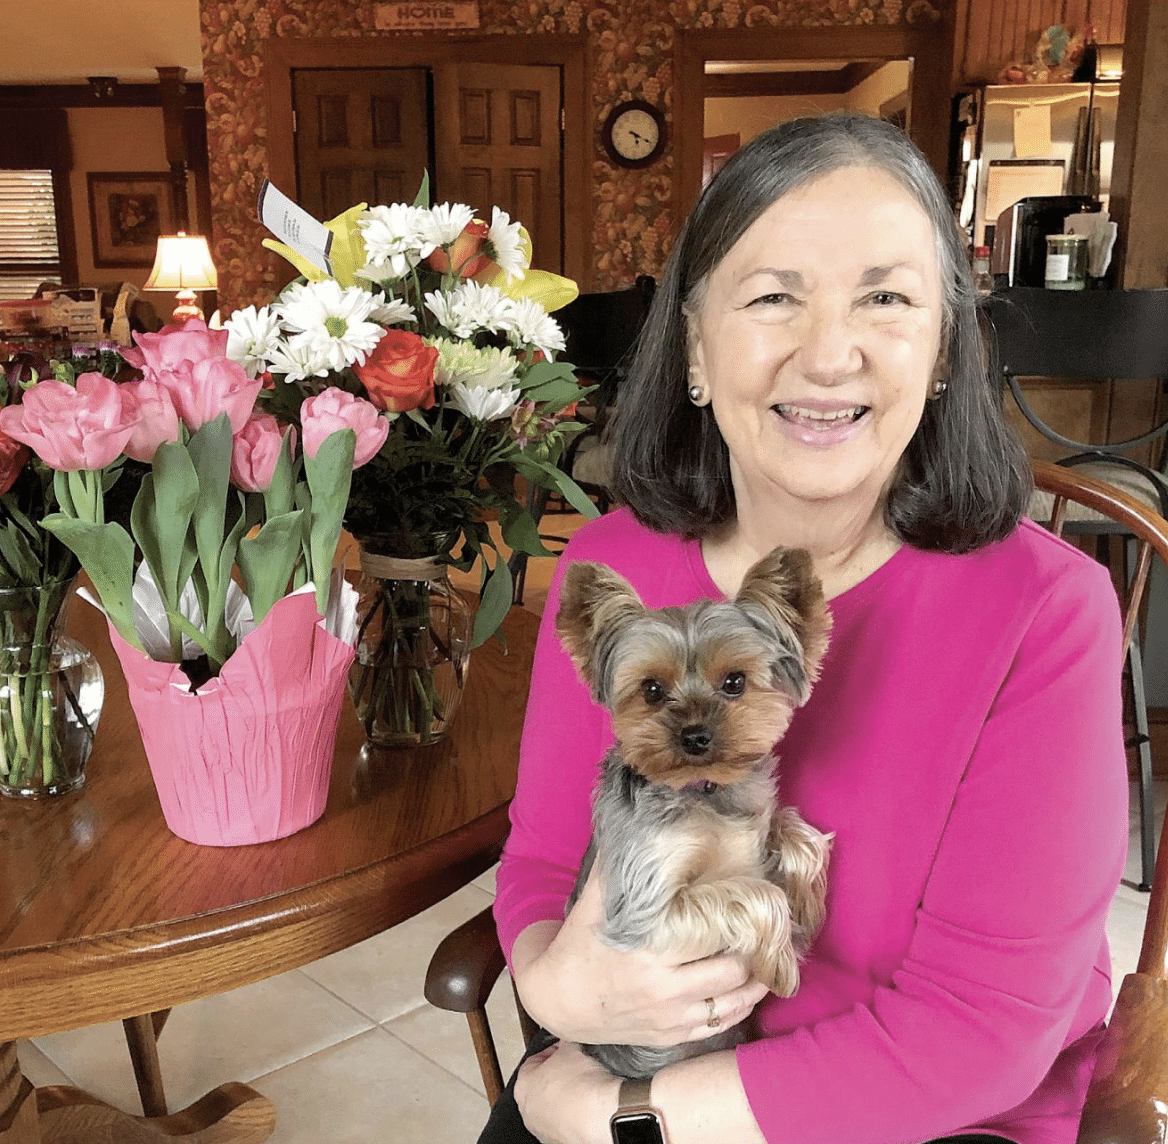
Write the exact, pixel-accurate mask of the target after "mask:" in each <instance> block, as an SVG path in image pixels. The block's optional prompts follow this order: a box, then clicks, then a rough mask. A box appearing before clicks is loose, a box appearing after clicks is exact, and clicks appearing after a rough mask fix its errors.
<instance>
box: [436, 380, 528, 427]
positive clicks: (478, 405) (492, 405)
mask: <svg viewBox="0 0 1168 1144" xmlns="http://www.w3.org/2000/svg"><path fill="white" fill-rule="evenodd" d="M450 404H451V405H453V406H454V407H455V409H458V410H460V411H461V412H463V413H465V414H466V415H467V417H470V418H472V419H474V420H475V421H498V420H499V419H500V418H501V417H510V416H511V411H512V410H513V409H514V408H515V406H516V405H518V404H519V390H518V389H479V388H471V387H470V386H466V385H462V384H461V383H458V384H456V385H452V386H451V387H450Z"/></svg>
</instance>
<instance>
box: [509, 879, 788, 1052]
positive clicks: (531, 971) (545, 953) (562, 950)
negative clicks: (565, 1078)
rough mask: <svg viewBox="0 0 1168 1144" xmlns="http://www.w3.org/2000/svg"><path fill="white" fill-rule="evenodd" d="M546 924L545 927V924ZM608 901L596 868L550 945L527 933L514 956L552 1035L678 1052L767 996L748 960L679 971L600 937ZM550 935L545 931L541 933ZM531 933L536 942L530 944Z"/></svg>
mask: <svg viewBox="0 0 1168 1144" xmlns="http://www.w3.org/2000/svg"><path fill="white" fill-rule="evenodd" d="M545 924H546V923H545ZM602 927H603V900H602V895H601V888H600V883H599V880H598V875H597V872H596V868H595V867H593V870H592V873H591V875H590V876H589V878H588V880H587V882H586V883H585V884H584V888H583V889H582V891H581V893H580V897H579V898H578V899H577V901H576V904H575V906H574V907H573V908H572V911H571V913H570V914H569V915H568V917H567V918H566V919H565V921H564V923H563V925H561V926H559V927H558V930H557V931H556V932H555V935H554V937H551V939H550V941H548V940H546V938H543V939H541V936H540V934H537V933H533V932H532V931H535V930H536V927H535V926H533V927H531V930H529V931H524V933H523V934H521V935H520V939H519V941H518V942H516V945H515V949H514V951H513V954H512V963H513V965H514V968H515V978H516V982H517V984H518V986H519V993H520V996H521V997H522V999H523V1004H524V1006H525V1007H526V1009H527V1011H528V1012H529V1013H530V1014H531V1016H532V1017H533V1018H534V1019H535V1020H536V1021H538V1022H539V1023H540V1024H541V1025H542V1026H543V1027H544V1028H545V1029H547V1030H548V1031H549V1032H552V1033H554V1034H555V1035H556V1036H558V1037H560V1038H562V1039H563V1040H566V1041H576V1042H579V1043H582V1044H614V1045H617V1044H623V1045H654V1046H657V1045H677V1044H681V1043H683V1042H685V1041H697V1040H703V1039H704V1038H706V1037H708V1036H710V1035H711V1033H712V1031H713V1028H714V1027H713V1026H711V1025H710V1024H709V1019H710V1015H711V1014H710V1007H709V1005H708V1004H707V1001H706V999H707V998H711V999H712V1001H713V1005H714V1013H715V1014H716V1016H717V1019H718V1024H717V1026H716V1027H717V1028H719V1029H725V1028H729V1027H731V1026H733V1025H736V1024H738V1023H739V1022H740V1021H743V1020H745V1018H746V1017H748V1016H749V1015H750V1013H751V1011H752V1010H753V1009H754V1007H755V1005H756V1004H758V1002H759V1001H760V1000H761V999H762V998H763V997H765V996H766V993H767V989H766V986H764V985H761V984H759V983H758V982H757V981H754V980H753V979H752V978H751V977H750V971H749V969H748V968H747V966H746V963H745V961H744V960H743V959H742V958H740V957H737V956H732V955H729V954H720V955H718V956H716V957H706V958H702V959H701V960H700V961H690V962H685V963H682V964H678V963H677V962H676V961H673V960H670V959H668V958H665V957H662V956H661V955H659V954H654V953H648V952H646V951H644V950H631V951H621V950H615V949H613V948H612V947H611V946H609V945H607V944H606V943H605V942H603V941H602V940H601V938H600V936H599V935H600V932H601V930H602ZM542 932H543V933H546V932H547V931H542ZM529 934H532V940H530V941H527V942H525V941H524V939H525V938H527V937H528V935H529Z"/></svg>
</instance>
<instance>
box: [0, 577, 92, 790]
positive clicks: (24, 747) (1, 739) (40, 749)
mask: <svg viewBox="0 0 1168 1144" xmlns="http://www.w3.org/2000/svg"><path fill="white" fill-rule="evenodd" d="M71 584H72V581H71V580H62V581H54V582H50V583H47V584H43V585H42V584H31V585H26V586H21V587H16V588H3V589H0V794H2V795H6V796H8V797H9V798H43V797H45V796H48V795H56V794H64V793H65V792H66V791H71V790H76V789H77V788H78V787H79V786H81V784H82V783H83V782H84V781H85V764H86V762H87V761H88V759H89V753H90V751H91V750H92V748H93V737H94V734H95V733H96V731H97V723H98V719H99V718H100V717H101V708H102V702H103V700H104V698H105V683H104V680H103V678H102V674H101V668H100V666H99V665H98V663H97V660H96V659H95V658H94V656H93V653H92V652H90V651H89V649H88V648H85V647H82V645H81V644H79V643H78V642H77V641H76V640H73V639H70V638H69V637H67V636H64V635H62V634H61V632H62V631H63V630H64V627H65V612H66V607H67V603H68V600H69V588H70V586H71Z"/></svg>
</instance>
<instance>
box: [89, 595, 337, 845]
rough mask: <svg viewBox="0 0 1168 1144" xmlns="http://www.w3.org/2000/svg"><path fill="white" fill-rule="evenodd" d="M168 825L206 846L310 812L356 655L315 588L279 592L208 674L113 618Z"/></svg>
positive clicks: (273, 834) (306, 817)
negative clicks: (201, 678)
mask: <svg viewBox="0 0 1168 1144" xmlns="http://www.w3.org/2000/svg"><path fill="white" fill-rule="evenodd" d="M110 638H111V639H112V641H113V645H114V650H115V651H116V652H117V653H118V658H119V659H120V660H121V664H122V670H123V672H124V673H125V676H126V683H127V685H128V687H129V693H130V704H131V706H132V707H133V708H134V714H135V715H136V716H137V719H138V728H139V730H140V732H141V735H142V745H143V746H144V747H145V748H146V758H147V761H148V762H149V763H150V772H151V774H152V775H153V776H154V785H155V787H156V788H157V790H158V799H159V801H160V802H161V803H162V813H163V816H164V817H165V819H166V825H167V826H168V827H169V828H170V829H171V830H172V831H174V833H175V834H177V835H178V836H179V837H180V838H185V839H186V840H187V841H188V842H195V843H198V844H199V845H202V846H243V845H246V844H248V843H253V842H270V841H271V840H272V839H275V838H283V837H285V836H286V835H289V834H293V833H295V832H296V831H297V830H303V829H304V827H306V826H308V825H310V824H311V823H313V822H315V821H316V820H317V819H318V818H319V817H320V816H321V815H322V814H323V813H324V806H325V801H326V800H327V798H328V786H329V777H330V775H331V772H332V760H333V750H334V746H335V739H336V733H337V723H338V721H339V720H340V715H341V706H342V704H343V702H344V698H345V682H346V679H347V676H348V671H349V665H350V664H351V663H352V662H353V657H354V654H355V653H354V650H353V648H352V646H351V645H349V644H346V643H344V642H343V641H341V640H339V639H337V637H336V636H334V635H332V634H331V633H329V632H327V631H326V630H325V628H324V624H323V621H321V620H320V615H319V613H318V612H317V610H316V604H315V600H314V597H313V594H312V593H311V592H307V593H299V594H297V595H292V596H285V597H284V598H283V599H280V600H277V601H276V603H275V605H274V606H273V607H272V609H271V611H269V612H268V614H267V616H265V617H264V620H263V622H262V623H261V624H260V625H259V626H258V627H257V628H256V629H255V630H254V631H252V632H251V633H250V634H249V635H248V636H246V637H245V638H244V640H243V642H242V643H240V645H239V647H238V648H237V649H236V651H235V654H234V655H232V656H231V658H230V659H229V660H228V661H227V662H226V663H225V664H224V665H223V670H222V671H221V672H220V674H219V676H218V677H217V678H215V679H210V680H208V681H207V682H206V683H204V684H203V686H202V687H201V688H200V689H199V690H198V691H197V692H192V691H191V690H190V681H189V680H188V679H187V677H186V675H185V674H184V673H183V671H182V668H181V667H179V665H178V664H174V663H160V662H157V661H155V660H152V659H149V658H147V657H146V656H145V655H143V654H142V653H141V652H140V651H138V650H137V648H133V647H131V646H130V645H129V644H127V643H126V642H125V641H124V640H123V639H122V638H121V636H119V635H118V633H117V631H116V630H115V629H114V627H113V625H112V624H111V625H110Z"/></svg>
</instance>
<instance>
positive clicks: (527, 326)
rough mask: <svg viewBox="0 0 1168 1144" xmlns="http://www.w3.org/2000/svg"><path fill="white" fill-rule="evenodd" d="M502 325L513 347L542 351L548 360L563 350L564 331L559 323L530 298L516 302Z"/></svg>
mask: <svg viewBox="0 0 1168 1144" xmlns="http://www.w3.org/2000/svg"><path fill="white" fill-rule="evenodd" d="M503 325H504V328H505V329H506V330H507V336H508V338H509V339H510V342H511V344H512V345H513V346H530V347H532V348H533V349H537V350H542V351H543V354H544V357H548V358H550V357H554V356H555V354H557V353H560V352H562V351H563V349H564V331H563V330H561V329H560V324H559V322H557V321H556V320H555V318H553V317H552V316H551V314H549V313H548V312H547V311H546V310H545V309H544V308H543V307H542V306H541V305H540V304H539V303H538V302H536V301H533V300H532V299H531V298H520V299H518V300H516V301H515V303H514V305H513V306H512V307H511V312H510V313H509V314H508V315H507V317H506V319H505V320H504V322H503Z"/></svg>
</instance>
